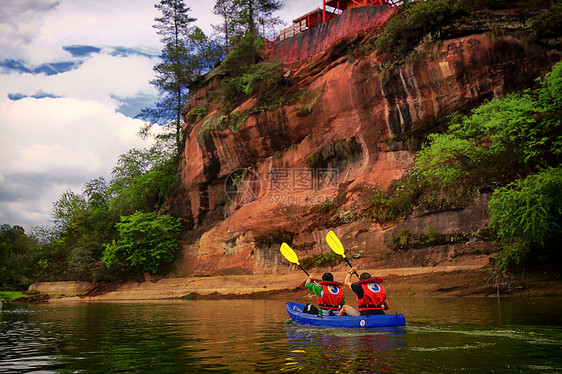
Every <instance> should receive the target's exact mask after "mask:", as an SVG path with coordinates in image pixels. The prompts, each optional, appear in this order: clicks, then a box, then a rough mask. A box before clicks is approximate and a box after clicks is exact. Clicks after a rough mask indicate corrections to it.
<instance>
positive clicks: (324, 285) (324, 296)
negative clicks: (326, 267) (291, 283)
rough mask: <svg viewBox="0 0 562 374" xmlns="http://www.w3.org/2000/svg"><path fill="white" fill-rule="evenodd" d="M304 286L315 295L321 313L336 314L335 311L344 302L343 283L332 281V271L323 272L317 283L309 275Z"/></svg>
mask: <svg viewBox="0 0 562 374" xmlns="http://www.w3.org/2000/svg"><path fill="white" fill-rule="evenodd" d="M304 286H305V287H306V288H308V290H309V291H310V292H312V293H313V294H315V295H316V296H317V301H318V308H319V309H320V312H321V314H323V315H328V314H337V313H336V312H337V311H339V310H340V308H341V306H342V305H344V304H345V299H344V297H343V289H342V286H343V284H342V283H340V282H334V276H333V275H332V273H324V274H323V275H322V280H321V281H320V282H318V283H316V282H313V281H312V278H310V277H309V278H308V279H307V280H306V283H305V284H304ZM319 314H320V313H319Z"/></svg>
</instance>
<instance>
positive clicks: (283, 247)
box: [281, 243, 310, 278]
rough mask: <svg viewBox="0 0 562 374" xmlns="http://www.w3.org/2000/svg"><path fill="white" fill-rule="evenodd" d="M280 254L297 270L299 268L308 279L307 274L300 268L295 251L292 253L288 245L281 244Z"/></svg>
mask: <svg viewBox="0 0 562 374" xmlns="http://www.w3.org/2000/svg"><path fill="white" fill-rule="evenodd" d="M281 254H282V255H283V256H285V258H286V259H287V260H288V261H289V262H291V263H293V264H295V265H297V266H298V267H299V268H301V270H302V271H304V272H305V273H306V275H308V277H309V278H310V274H308V272H307V271H306V270H304V268H303V267H302V266H301V264H300V262H299V257H298V256H297V254H296V253H295V251H293V249H292V248H291V247H289V244H287V243H283V244H281Z"/></svg>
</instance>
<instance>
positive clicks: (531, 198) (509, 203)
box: [489, 167, 562, 246]
mask: <svg viewBox="0 0 562 374" xmlns="http://www.w3.org/2000/svg"><path fill="white" fill-rule="evenodd" d="M561 197H562V168H561V167H558V168H550V169H547V170H545V171H542V172H540V173H537V174H533V175H530V176H528V177H527V178H525V179H521V180H517V181H515V182H513V183H511V184H509V185H507V186H506V187H503V188H499V189H497V190H496V191H494V194H493V195H492V199H491V201H490V204H489V209H490V212H491V213H492V219H491V222H490V226H491V227H492V228H493V229H494V230H495V231H496V233H497V234H498V237H499V239H500V240H501V241H502V242H503V243H508V244H509V243H512V242H514V241H516V242H521V243H529V244H530V243H537V244H539V245H541V246H545V245H547V244H549V243H550V242H551V241H552V240H554V238H555V237H556V236H557V235H559V233H560V232H562V199H561Z"/></svg>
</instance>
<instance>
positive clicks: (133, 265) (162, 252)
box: [102, 212, 181, 274]
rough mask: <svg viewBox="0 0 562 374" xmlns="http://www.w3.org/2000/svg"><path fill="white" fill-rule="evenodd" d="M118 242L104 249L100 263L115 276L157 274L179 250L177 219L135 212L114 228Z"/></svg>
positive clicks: (115, 241) (179, 228) (178, 222)
mask: <svg viewBox="0 0 562 374" xmlns="http://www.w3.org/2000/svg"><path fill="white" fill-rule="evenodd" d="M117 230H118V231H119V239H118V240H114V241H113V242H112V243H111V244H108V245H106V247H105V251H104V253H103V257H102V261H103V263H104V264H105V266H107V267H108V268H109V269H111V270H112V271H114V272H129V273H136V274H142V273H144V272H147V271H148V272H151V273H156V272H157V271H158V269H159V267H160V266H161V265H163V264H166V263H169V262H171V261H172V260H173V259H174V255H175V253H176V251H177V250H178V248H179V242H180V240H179V235H180V233H181V224H180V221H179V219H176V218H173V217H170V216H165V215H157V214H156V213H153V212H150V213H143V212H136V213H134V214H132V215H130V216H127V217H122V218H121V222H120V223H118V224H117Z"/></svg>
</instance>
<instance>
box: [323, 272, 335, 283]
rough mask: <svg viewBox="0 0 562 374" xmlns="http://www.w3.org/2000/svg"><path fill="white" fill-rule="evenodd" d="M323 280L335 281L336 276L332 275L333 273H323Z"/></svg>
mask: <svg viewBox="0 0 562 374" xmlns="http://www.w3.org/2000/svg"><path fill="white" fill-rule="evenodd" d="M322 280H323V281H328V282H333V281H334V276H333V275H332V273H324V274H322Z"/></svg>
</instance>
